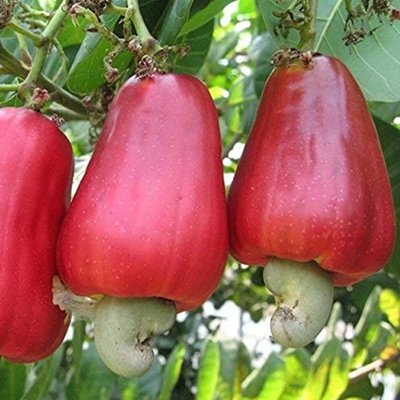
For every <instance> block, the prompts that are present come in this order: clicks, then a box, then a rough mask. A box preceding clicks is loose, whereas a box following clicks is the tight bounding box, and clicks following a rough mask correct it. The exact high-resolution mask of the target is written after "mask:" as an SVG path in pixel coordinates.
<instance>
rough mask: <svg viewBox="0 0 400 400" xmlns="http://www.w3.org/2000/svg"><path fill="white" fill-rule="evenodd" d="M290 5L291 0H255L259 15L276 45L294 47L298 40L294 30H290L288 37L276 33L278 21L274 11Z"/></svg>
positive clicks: (281, 10) (280, 10)
mask: <svg viewBox="0 0 400 400" xmlns="http://www.w3.org/2000/svg"><path fill="white" fill-rule="evenodd" d="M291 5H293V2H292V1H291V0H283V1H275V0H257V6H258V8H259V10H260V13H261V16H262V18H263V20H264V22H265V25H266V26H267V28H268V32H269V33H270V35H272V37H273V38H274V41H275V43H276V44H277V47H288V48H295V47H297V44H298V42H299V39H300V36H299V34H298V33H297V32H296V31H294V30H291V31H290V32H289V35H288V37H286V38H284V37H283V36H282V35H281V34H279V35H278V32H277V31H276V29H275V28H276V26H277V24H278V22H279V19H278V17H277V16H276V13H280V12H283V11H285V10H286V9H287V8H288V7H289V6H291Z"/></svg>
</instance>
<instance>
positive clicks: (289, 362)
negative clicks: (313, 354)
mask: <svg viewBox="0 0 400 400" xmlns="http://www.w3.org/2000/svg"><path fill="white" fill-rule="evenodd" d="M283 361H284V363H285V369H286V379H285V388H284V390H283V392H282V394H281V396H280V399H281V400H297V399H300V398H301V396H302V394H303V392H304V390H305V387H306V385H307V382H308V381H309V379H310V377H311V359H310V355H309V353H307V351H305V350H303V349H296V350H289V351H287V352H285V353H284V359H283Z"/></svg>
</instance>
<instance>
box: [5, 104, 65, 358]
mask: <svg viewBox="0 0 400 400" xmlns="http://www.w3.org/2000/svg"><path fill="white" fill-rule="evenodd" d="M72 167H73V158H72V151H71V146H70V144H69V142H68V140H67V138H66V137H65V136H64V135H63V134H62V132H61V131H60V130H59V129H58V128H57V126H56V125H55V124H54V123H53V122H52V121H50V120H49V119H48V118H46V117H44V116H43V115H41V114H39V113H37V112H35V111H32V110H28V109H22V108H21V109H18V108H3V109H0V221H1V225H0V355H1V356H3V357H5V358H7V359H9V360H11V361H14V362H33V361H37V360H39V359H41V358H44V357H46V356H48V355H49V354H51V353H52V352H53V351H54V350H55V349H56V348H57V347H58V345H59V344H60V343H61V341H62V339H63V338H64V335H65V332H66V330H67V327H68V324H67V323H66V322H65V319H66V314H65V313H64V312H62V311H61V310H60V309H59V308H58V307H57V306H55V305H53V303H52V279H53V276H54V275H55V274H56V242H57V235H58V232H59V229H60V226H61V222H62V218H63V216H64V215H65V211H66V207H67V204H68V202H69V196H70V188H71V178H72Z"/></svg>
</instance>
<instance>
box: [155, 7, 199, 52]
mask: <svg viewBox="0 0 400 400" xmlns="http://www.w3.org/2000/svg"><path fill="white" fill-rule="evenodd" d="M193 1H194V0H183V1H172V2H169V8H168V13H167V16H166V18H165V20H164V23H163V25H162V27H161V32H160V34H159V35H158V40H159V42H160V43H161V45H163V46H164V45H167V44H168V45H173V44H174V43H175V40H176V38H177V36H178V34H179V32H180V31H181V29H182V27H183V25H184V24H185V22H186V21H187V19H188V17H189V13H190V7H191V6H192V4H193Z"/></svg>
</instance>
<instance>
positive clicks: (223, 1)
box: [181, 0, 234, 35]
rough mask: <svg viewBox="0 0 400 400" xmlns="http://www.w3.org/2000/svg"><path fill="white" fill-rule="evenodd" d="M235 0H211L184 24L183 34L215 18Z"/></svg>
mask: <svg viewBox="0 0 400 400" xmlns="http://www.w3.org/2000/svg"><path fill="white" fill-rule="evenodd" d="M233 1H234V0H211V1H210V2H209V3H208V4H207V5H206V6H205V7H204V8H203V9H201V10H200V11H198V12H197V13H196V14H194V15H193V16H192V17H191V18H190V19H189V20H188V21H187V22H186V23H185V25H184V26H183V28H182V31H181V35H186V34H188V33H189V32H193V31H196V30H198V29H199V28H200V27H201V26H203V25H205V24H207V23H208V22H210V21H212V20H214V18H215V17H216V16H217V15H218V14H219V13H220V12H221V11H222V10H223V9H224V8H225V7H226V6H227V5H228V4H229V3H232V2H233Z"/></svg>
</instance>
